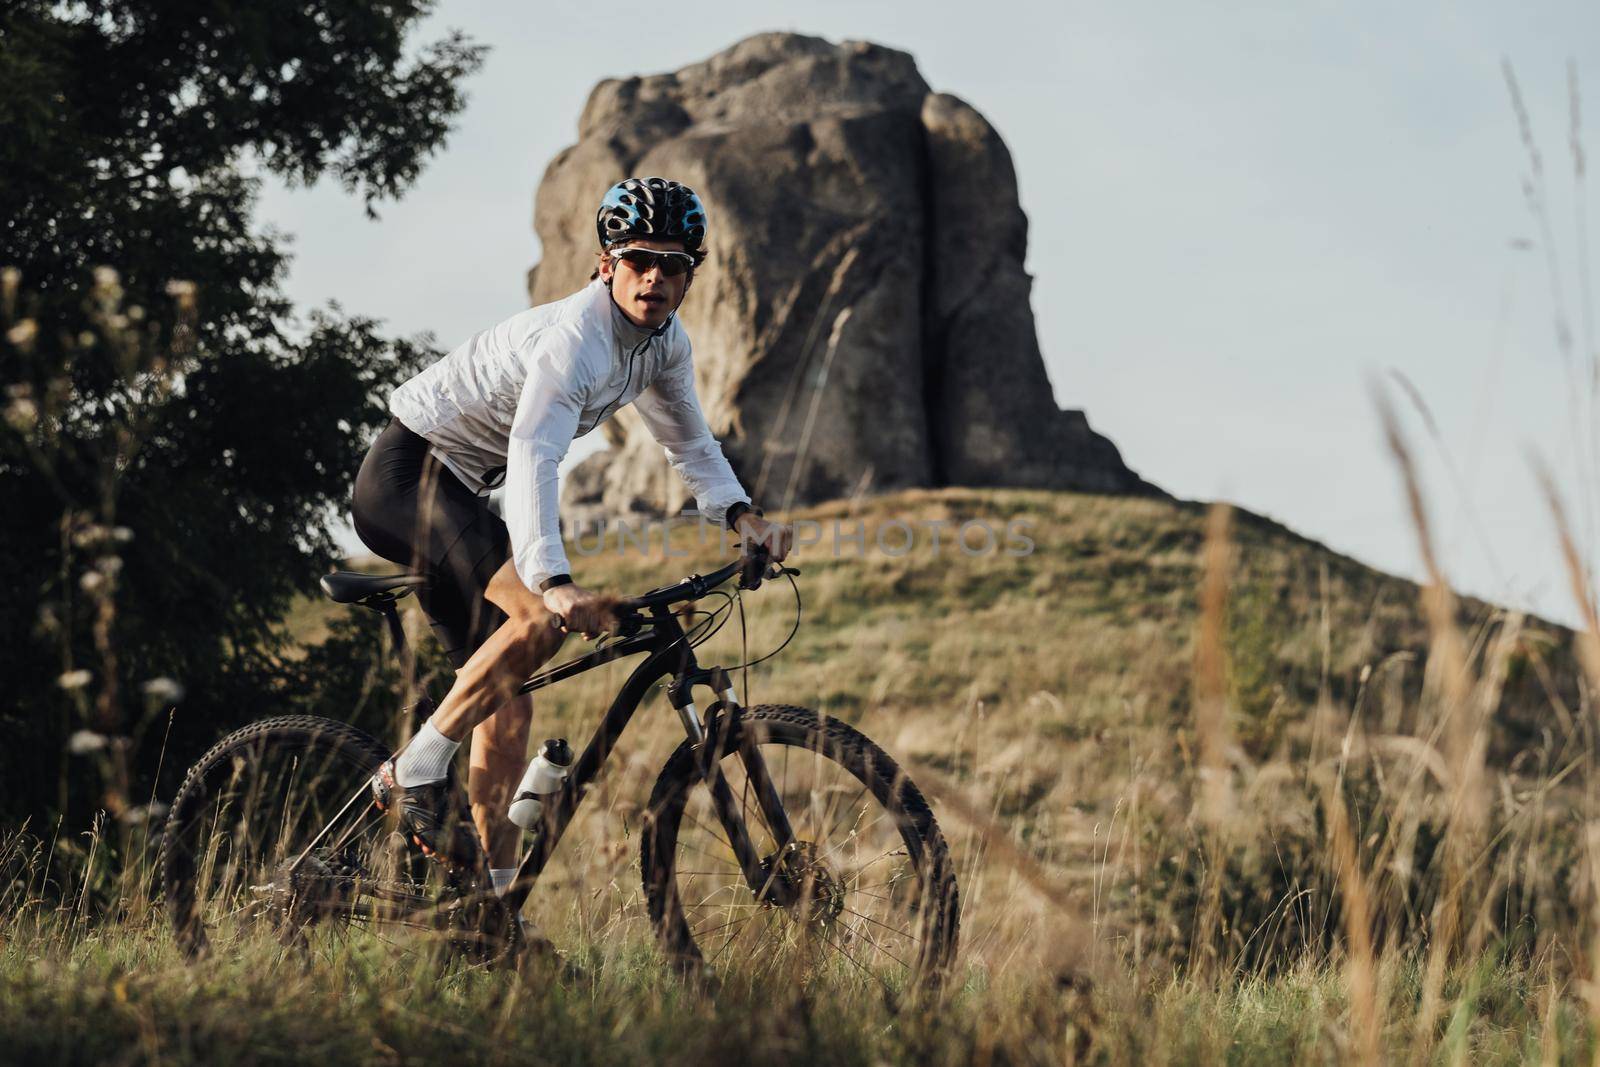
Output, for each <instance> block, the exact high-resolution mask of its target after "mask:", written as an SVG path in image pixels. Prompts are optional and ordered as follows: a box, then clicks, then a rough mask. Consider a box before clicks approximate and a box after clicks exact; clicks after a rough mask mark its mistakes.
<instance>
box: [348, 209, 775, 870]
mask: <svg viewBox="0 0 1600 1067" xmlns="http://www.w3.org/2000/svg"><path fill="white" fill-rule="evenodd" d="M595 225H596V230H597V232H598V235H599V239H600V251H599V253H598V258H599V263H598V266H597V269H596V271H595V273H594V275H592V276H591V279H590V282H589V284H588V285H587V286H585V287H584V288H583V289H581V290H579V291H578V292H576V293H574V294H572V295H571V296H568V297H566V298H565V299H562V300H557V301H555V302H553V303H549V304H543V305H540V306H538V307H534V308H530V309H529V310H527V311H523V312H521V313H520V314H518V315H514V316H512V317H511V318H509V319H507V320H506V321H504V322H502V323H500V324H499V325H497V326H494V327H491V328H490V329H488V330H485V331H483V332H482V333H479V334H477V335H475V336H473V337H472V338H471V339H470V340H468V341H467V342H466V343H464V344H462V345H461V346H460V347H459V348H457V349H455V350H454V351H453V352H451V353H450V354H449V355H447V356H445V357H444V358H442V359H440V360H439V361H438V362H436V363H434V364H433V365H431V366H429V367H428V368H426V369H425V370H423V371H421V372H420V373H418V374H417V375H416V376H414V377H413V378H411V379H410V380H409V381H407V382H405V383H404V384H403V385H401V386H400V387H399V388H398V389H396V390H395V391H394V393H393V394H392V396H391V397H390V411H391V413H392V415H393V418H392V419H391V421H390V423H389V425H388V427H387V428H386V429H385V430H384V431H383V432H382V433H381V434H379V436H378V438H377V440H376V441H375V442H374V443H373V445H372V448H371V450H370V451H369V452H368V453H367V456H366V459H365V460H364V461H363V462H362V465H361V471H360V473H359V474H358V475H357V476H356V484H355V494H354V500H353V502H352V506H351V514H352V518H353V519H354V521H355V529H356V533H357V534H358V535H359V536H360V537H361V540H362V541H364V542H365V543H366V545H367V547H368V548H370V549H372V551H373V552H375V553H377V554H378V555H379V556H382V557H383V558H385V559H388V560H390V561H392V562H395V563H400V564H404V565H407V566H412V567H415V568H418V569H420V570H422V571H423V572H425V573H427V574H428V575H430V576H431V577H432V579H433V581H432V583H431V584H430V585H429V587H428V588H427V589H425V590H423V591H421V592H419V594H418V599H419V601H420V603H421V606H422V608H423V610H424V611H425V612H426V614H427V615H428V618H429V620H430V621H431V622H432V624H433V627H434V631H435V634H436V635H437V637H438V638H439V640H440V641H441V643H442V644H443V645H444V648H445V650H446V654H447V656H448V657H449V659H450V661H451V663H452V665H454V666H455V668H456V677H455V681H454V683H453V685H452V687H451V689H450V692H449V694H448V695H447V696H446V697H445V698H444V700H443V702H441V703H440V705H439V707H438V709H437V710H436V711H434V713H433V715H432V717H431V718H429V720H428V721H427V722H426V723H425V724H423V726H422V727H421V728H420V729H419V730H418V731H417V734H416V736H415V737H413V738H412V739H411V742H410V743H409V744H408V745H407V746H406V747H405V749H404V751H402V752H401V754H400V755H399V756H398V757H396V758H394V759H392V760H390V761H388V762H386V763H385V764H384V765H383V767H382V768H380V770H379V772H378V774H377V775H376V776H375V777H374V779H373V793H374V797H375V800H376V802H377V803H378V804H379V806H381V807H385V808H388V807H391V806H392V807H394V808H396V809H397V812H398V816H399V819H400V821H401V824H402V826H403V828H404V829H405V830H406V832H407V833H408V835H409V836H410V837H411V838H412V840H413V842H414V843H415V844H416V845H418V846H419V847H421V848H422V849H423V850H424V851H425V852H427V853H429V854H431V855H433V856H435V857H436V858H438V859H441V860H442V861H444V862H446V863H448V864H451V865H454V866H457V867H460V868H465V869H467V870H472V869H475V868H476V865H477V863H478V860H479V855H480V854H479V852H478V848H479V844H478V839H481V841H482V842H483V847H484V849H485V851H486V852H487V854H488V859H489V866H490V868H491V875H492V878H493V880H494V883H495V888H496V889H497V890H500V891H503V890H504V889H505V887H506V886H507V885H509V884H510V882H511V880H512V878H513V876H514V873H515V871H514V868H513V867H512V866H511V865H512V864H513V863H514V862H515V853H516V849H517V843H518V836H517V829H516V827H515V826H514V825H513V824H512V823H510V822H509V821H508V820H507V819H506V818H505V810H506V807H507V804H508V803H509V801H510V792H511V789H512V788H513V787H514V785H515V783H516V781H517V778H518V776H519V775H520V773H521V771H522V768H523V766H524V764H525V763H526V761H527V758H528V733H529V723H530V720H531V715H532V703H531V697H530V696H528V695H523V696H520V697H519V696H516V692H517V689H518V688H519V687H520V686H521V684H522V683H523V682H524V681H526V680H527V678H528V677H529V676H530V675H531V674H533V672H534V671H536V670H537V669H538V668H539V666H540V665H541V664H543V663H544V662H546V661H547V660H549V659H550V657H551V656H553V655H554V654H555V652H556V650H557V649H558V648H559V647H560V645H561V643H562V641H563V640H564V634H565V633H566V632H567V631H581V632H583V633H588V634H593V633H597V632H600V631H604V630H608V629H611V628H613V627H614V626H615V622H616V620H615V618H614V616H613V606H614V604H615V598H613V597H610V596H607V595H605V594H603V593H600V592H598V591H594V590H590V589H586V588H585V587H583V586H582V585H579V584H578V583H577V582H576V581H574V580H573V578H572V575H571V573H570V572H571V568H570V567H569V566H568V563H567V558H566V555H565V553H564V551H563V548H562V543H561V531H560V527H559V520H558V515H557V493H556V468H557V465H558V464H559V463H560V462H561V460H562V458H563V457H564V456H565V455H566V453H567V449H568V447H569V446H570V445H571V444H572V441H573V439H574V438H575V437H577V436H579V435H581V434H584V433H588V432H589V431H590V430H592V429H593V428H594V427H595V426H597V425H599V424H600V423H601V422H604V421H605V420H606V419H608V418H611V417H612V416H613V415H615V414H616V412H617V410H618V409H619V408H622V407H624V406H626V405H628V404H630V403H631V404H633V405H634V408H635V410H636V411H638V413H639V415H640V417H641V418H642V419H643V421H644V424H645V426H646V427H648V428H649V430H650V432H651V433H652V434H653V435H654V437H655V439H656V440H657V441H658V442H659V443H660V444H661V445H662V447H663V448H664V449H665V451H666V454H667V458H668V460H669V461H670V462H671V464H672V466H673V467H674V469H676V470H677V472H678V474H679V475H680V476H681V477H682V478H683V480H684V481H685V483H687V484H688V486H689V488H690V490H691V491H692V492H693V493H694V495H695V498H696V501H697V503H698V505H699V508H700V513H701V514H702V515H703V516H706V517H708V518H709V519H711V520H712V521H713V522H722V523H724V524H725V525H726V526H727V528H729V529H732V530H736V531H737V532H738V533H739V535H740V536H741V538H742V539H744V540H746V541H748V542H759V543H762V544H765V545H766V546H767V548H768V549H769V551H770V552H771V553H772V556H773V558H774V559H775V560H782V559H783V558H784V557H785V556H786V555H787V553H788V551H789V548H790V546H791V543H792V531H791V529H790V528H789V527H786V526H782V525H779V524H776V523H769V522H768V521H767V520H766V519H765V518H763V517H762V513H761V511H760V509H758V508H756V507H754V506H753V505H752V504H751V502H750V497H749V495H748V494H747V493H746V492H745V491H744V489H743V488H742V487H741V486H740V484H739V480H738V479H737V478H736V477H735V476H734V473H733V470H732V468H731V467H730V466H729V464H728V461H727V459H726V458H725V457H724V456H723V453H722V448H721V446H720V445H719V444H718V443H717V441H716V439H715V438H714V437H713V436H712V434H711V431H710V429H709V428H708V427H707V425H706V421H705V417H704V415H703V414H702V413H701V409H700V404H699V401H698V399H697V398H696V396H695V390H694V366H693V362H692V359H691V355H690V346H689V338H688V335H687V334H686V333H685V332H684V329H683V325H682V324H681V323H680V322H679V320H678V317H677V310H678V307H679V305H680V304H681V303H682V302H683V298H684V295H685V294H686V293H687V292H688V289H689V286H690V285H691V284H692V283H693V281H694V272H695V269H696V268H697V267H698V266H700V264H701V263H703V262H704V260H705V251H704V244H705V236H706V214H705V209H704V207H703V206H702V205H701V202H700V198H699V197H698V196H696V195H695V193H694V191H693V190H692V189H690V188H688V187H687V186H685V185H682V184H680V183H678V182H675V181H668V180H666V179H663V178H657V177H646V178H629V179H627V180H625V181H622V182H618V183H617V184H616V185H614V186H612V187H611V189H610V190H609V191H608V192H607V193H606V195H605V198H604V199H603V200H602V201H601V204H600V208H599V211H598V212H597V214H596V218H595ZM501 484H503V485H504V486H505V494H504V501H503V511H504V513H505V519H504V521H502V520H501V519H500V518H499V517H498V516H496V515H495V514H494V512H492V511H491V510H490V509H489V507H488V501H487V494H488V492H489V490H490V489H492V488H495V487H497V486H499V485H501ZM553 616H560V617H561V618H562V619H564V620H565V626H564V627H563V628H562V629H561V630H559V631H558V630H557V629H556V628H555V626H554V625H553ZM469 731H470V732H471V733H472V735H473V742H472V747H471V759H470V767H469V772H468V777H467V796H468V800H469V801H470V803H471V805H472V815H473V822H474V823H475V824H476V826H477V830H478V834H477V837H476V838H475V837H474V835H473V834H472V833H471V832H470V831H468V830H466V829H465V828H460V829H458V828H455V827H452V826H450V825H449V824H448V823H447V813H448V800H447V798H448V795H449V788H448V778H449V768H450V764H451V761H452V759H453V757H454V756H455V754H456V751H457V748H458V747H459V745H460V743H461V742H462V741H463V740H464V739H465V738H466V736H467V733H468V732H469Z"/></svg>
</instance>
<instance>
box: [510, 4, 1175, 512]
mask: <svg viewBox="0 0 1600 1067" xmlns="http://www.w3.org/2000/svg"><path fill="white" fill-rule="evenodd" d="M578 134H579V140H578V143H577V144H576V145H574V146H572V147H571V148H568V149H567V150H565V151H564V152H562V153H561V154H560V155H559V156H557V157H556V159H555V160H554V161H553V162H552V163H551V164H550V167H549V169H548V170H547V171H546V173H545V177H544V181H543V182H542V184H541V185H540V187H539V192H538V198H537V206H536V210H535V226H536V228H537V230H538V234H539V238H540V240H541V241H542V242H543V244H544V259H543V261H542V262H541V263H540V264H539V265H538V267H536V268H535V269H534V270H533V271H532V272H530V275H529V289H530V295H531V297H532V299H533V301H534V303H543V302H545V301H548V300H554V299H558V298H560V297H562V296H564V295H566V294H567V293H570V292H572V291H573V290H574V289H576V288H578V287H580V286H581V285H583V284H585V282H587V280H588V278H589V275H590V272H591V271H592V270H593V268H594V263H595V258H594V249H595V234H594V221H593V220H594V210H595V205H596V204H597V203H598V202H599V200H600V197H601V195H602V194H603V193H604V192H605V190H606V188H607V187H608V186H610V185H611V183H613V182H615V181H617V180H619V179H620V178H622V177H625V176H627V175H630V174H661V175H666V176H669V177H672V178H675V179H677V180H679V181H682V182H685V183H687V184H688V185H690V186H692V187H694V189H696V190H697V191H698V192H699V193H700V196H701V198H702V199H703V200H704V201H705V203H706V209H707V212H708V214H709V215H710V220H711V225H710V238H709V243H708V248H709V251H710V259H709V260H708V262H707V264H706V266H705V267H704V268H703V269H702V270H700V271H699V272H698V276H697V277H696V279H695V283H694V287H693V288H692V289H691V291H690V293H689V296H688V297H687V299H686V300H685V303H684V306H683V310H682V312H681V314H682V316H683V320H684V323H685V325H686V326H687V328H688V330H689V335H690V337H691V338H692V339H693V341H694V345H695V360H696V367H697V372H698V375H699V385H700V398H701V402H702V404H703V405H704V407H705V409H706V415H707V418H708V419H709V420H710V422H711V426H712V429H713V430H714V431H715V432H716V433H717V435H718V437H719V438H720V439H721V440H722V442H723V447H724V449H725V450H726V451H727V454H728V457H729V459H730V460H732V462H733V465H734V468H735V469H736V470H737V471H738V472H739V476H740V478H741V479H742V480H743V481H744V483H745V484H746V486H748V487H749V488H750V490H751V492H752V494H753V496H754V497H755V499H756V500H757V502H759V503H761V504H763V505H765V506H767V507H768V508H774V507H784V506H787V505H791V504H801V503H807V502H811V501H816V500H822V499H827V498H832V497H839V496H844V495H849V494H852V493H856V492H861V491H869V490H880V489H898V488H903V487H907V486H930V485H1006V486H1030V487H1050V488H1064V489H1086V490H1096V491H1104V492H1149V491H1153V489H1152V487H1151V486H1149V485H1148V484H1146V483H1145V482H1143V481H1142V480H1140V479H1139V477H1138V476H1137V475H1135V474H1134V473H1133V472H1132V471H1130V470H1129V469H1128V468H1127V467H1126V466H1125V465H1124V464H1123V462H1122V459H1121V457H1120V456H1119V455H1118V453H1117V449H1116V446H1115V445H1113V444H1112V443H1111V442H1110V441H1109V440H1107V439H1106V438H1104V437H1102V436H1100V435H1099V434H1096V433H1095V432H1094V431H1092V430H1090V429H1089V424H1088V421H1087V420H1086V419H1085V418H1084V415H1083V412H1081V411H1061V410H1059V409H1057V408H1056V406H1055V402H1054V399H1053V394H1052V392H1051V387H1050V381H1049V379H1048V377H1047V376H1046V374H1045V370H1044V363H1043V360H1042V359H1041V357H1040V354H1039V346H1038V340H1037V338H1036V336H1035V332H1034V324H1033V312H1032V310H1031V308H1030V306H1029V289H1030V286H1031V279H1030V278H1029V277H1028V275H1027V273H1026V272H1025V271H1024V270H1023V256H1024V253H1025V251H1026V247H1027V219H1026V218H1025V217H1024V216H1023V214H1022V209H1021V207H1020V206H1019V204H1018V201H1017V184H1016V175H1015V173H1014V171H1013V170H1012V166H1011V156H1010V153H1009V152H1007V150H1006V147H1005V144H1004V143H1003V142H1002V141H1001V140H1000V136H999V135H998V134H997V133H996V132H995V131H994V128H993V127H991V126H990V125H989V123H988V122H986V121H985V120H984V118H983V116H982V115H980V114H978V113H977V112H976V111H974V110H973V109H972V108H971V107H969V106H967V105H966V104H964V103H962V102H961V101H960V100H958V99H956V98H955V97H953V96H949V95H946V94H943V93H933V92H930V91H929V89H928V86H927V83H925V82H924V81H923V80H922V76H921V75H920V74H918V72H917V68H916V64H915V62H914V61H913V60H912V58H911V57H910V56H909V55H907V54H905V53H903V52H896V51H892V50H890V49H887V48H882V47H879V46H877V45H872V44H866V43H862V42H855V41H850V42H845V43H843V44H839V45H834V44H830V43H828V42H827V41H824V40H821V39H819V38H815V37H802V36H798V35H795V34H784V33H771V34H762V35H760V36H757V37H751V38H749V39H748V40H745V41H741V42H740V43H738V44H736V45H734V46H733V47H732V48H730V49H728V50H727V51H725V52H722V53H720V54H718V55H716V56H713V57H712V58H711V59H709V60H707V61H705V62H704V63H698V64H695V65H693V66H690V67H685V68H684V69H683V70H680V71H678V72H677V73H674V74H659V75H652V76H649V77H635V78H628V79H624V80H612V81H605V82H602V83H601V84H600V85H599V86H597V87H596V88H595V90H594V92H593V93H592V94H591V95H590V97H589V102H588V104H587V106H586V107H585V108H584V112H583V118H582V120H581V122H580V124H579V131H578ZM607 434H608V437H609V439H610V441H611V444H612V446H613V447H612V449H611V450H610V451H608V452H604V453H601V454H599V455H596V456H593V457H591V458H590V459H588V460H586V461H585V462H584V463H582V464H580V466H579V468H578V469H577V470H576V471H574V472H573V475H572V476H571V477H570V478H569V480H568V489H567V498H568V501H569V502H570V503H572V504H577V505H582V504H591V505H593V504H602V505H603V507H604V510H605V511H607V512H609V513H611V514H617V513H619V512H622V511H628V510H643V511H652V512H660V511H668V512H674V511H676V510H678V509H679V508H680V507H682V506H683V505H684V504H685V503H686V502H687V499H688V494H687V491H686V490H685V489H684V488H683V486H682V485H681V483H680V482H679V481H678V480H677V478H676V477H674V476H672V475H671V474H670V472H669V471H668V469H667V467H666V464H665V461H664V460H663V458H662V455H661V451H660V449H659V448H658V447H657V446H656V445H655V443H654V442H653V441H652V440H651V439H650V437H649V434H648V432H647V431H646V430H645V429H644V427H643V425H642V424H641V423H640V422H639V420H638V418H637V417H636V416H635V415H634V414H633V413H632V411H631V410H625V411H624V412H623V413H622V414H621V415H620V416H619V417H618V418H617V419H616V420H614V421H613V422H612V423H611V424H609V425H608V427H607Z"/></svg>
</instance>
